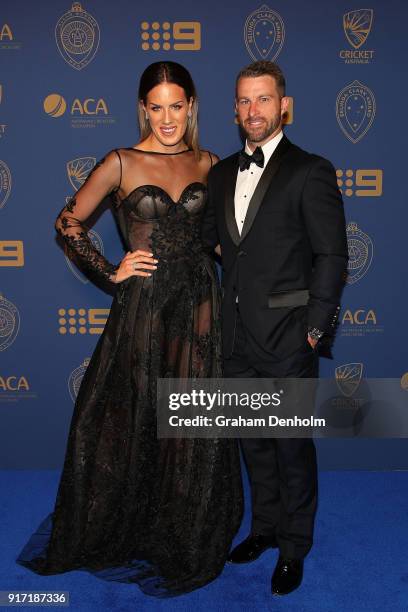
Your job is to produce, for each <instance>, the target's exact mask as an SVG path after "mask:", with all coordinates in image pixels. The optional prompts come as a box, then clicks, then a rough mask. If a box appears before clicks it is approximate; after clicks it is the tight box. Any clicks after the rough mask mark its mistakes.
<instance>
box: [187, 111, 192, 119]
mask: <svg viewBox="0 0 408 612" xmlns="http://www.w3.org/2000/svg"><path fill="white" fill-rule="evenodd" d="M187 117H188V118H190V117H191V110H189V111H188V113H187Z"/></svg>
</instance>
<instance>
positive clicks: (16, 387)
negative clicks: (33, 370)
mask: <svg viewBox="0 0 408 612" xmlns="http://www.w3.org/2000/svg"><path fill="white" fill-rule="evenodd" d="M35 397H37V394H36V393H33V392H32V390H31V386H30V382H29V380H28V378H27V376H23V375H22V374H10V375H8V376H6V375H4V374H3V373H2V374H0V402H12V403H16V402H18V401H19V400H20V399H24V400H26V399H27V398H30V399H32V398H35Z"/></svg>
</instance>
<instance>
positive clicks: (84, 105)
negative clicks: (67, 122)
mask: <svg viewBox="0 0 408 612" xmlns="http://www.w3.org/2000/svg"><path fill="white" fill-rule="evenodd" d="M44 110H45V112H46V113H47V115H49V116H50V117H61V116H62V115H63V114H64V113H65V111H66V110H67V103H66V101H65V98H64V97H63V96H61V95H60V94H56V93H53V94H50V95H49V96H47V97H46V98H45V100H44ZM70 113H71V115H98V114H104V115H108V114H109V111H108V106H107V104H106V102H105V100H104V99H103V98H99V99H98V100H97V99H96V98H85V100H82V102H81V100H80V99H79V98H75V100H74V101H73V102H72V104H71V107H70Z"/></svg>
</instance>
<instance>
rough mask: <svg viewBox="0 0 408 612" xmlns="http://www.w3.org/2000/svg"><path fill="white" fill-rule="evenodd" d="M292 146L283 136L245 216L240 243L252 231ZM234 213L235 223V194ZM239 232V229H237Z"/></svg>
mask: <svg viewBox="0 0 408 612" xmlns="http://www.w3.org/2000/svg"><path fill="white" fill-rule="evenodd" d="M290 146H291V143H290V141H289V140H288V139H287V138H286V136H283V138H282V140H281V141H280V142H279V144H278V146H277V147H276V149H275V151H274V152H273V154H272V156H271V158H270V160H269V162H268V163H267V165H266V167H265V170H264V171H263V173H262V176H261V178H260V179H259V182H258V184H257V186H256V189H255V191H254V194H253V196H252V198H251V201H250V203H249V206H248V210H247V214H246V216H245V221H244V226H243V228H242V232H241V236H240V242H242V240H244V238H245V237H246V236H247V234H248V232H249V230H250V229H251V227H252V224H253V222H254V219H255V217H256V214H257V212H258V210H259V207H260V205H261V204H262V200H263V199H264V197H265V194H266V191H267V189H268V187H269V185H270V184H271V181H272V179H273V177H274V176H275V174H276V172H277V170H278V168H279V165H280V163H281V161H282V158H283V156H284V155H285V153H286V151H287V150H288V148H289V147H290ZM234 188H235V183H234ZM233 212H234V221H235V207H234V194H233ZM235 226H236V224H235ZM237 232H238V229H237ZM234 242H235V241H234ZM236 244H237V243H236Z"/></svg>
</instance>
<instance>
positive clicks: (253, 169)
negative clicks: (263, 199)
mask: <svg viewBox="0 0 408 612" xmlns="http://www.w3.org/2000/svg"><path fill="white" fill-rule="evenodd" d="M282 138H283V132H282V131H280V132H279V134H276V136H274V137H273V138H271V140H268V142H267V143H265V144H264V145H263V147H262V151H263V154H264V158H265V163H264V167H263V168H260V167H259V166H257V165H256V164H254V163H252V164H251V165H250V167H249V168H248V170H243V171H242V172H241V170H239V169H238V175H237V182H236V185H235V220H236V222H237V226H238V231H239V233H240V235H241V232H242V228H243V226H244V221H245V217H246V214H247V210H248V206H249V203H250V201H251V198H252V196H253V194H254V191H255V188H256V186H257V184H258V182H259V179H260V178H261V176H262V172H263V171H264V170H265V166H266V164H267V163H268V161H269V160H270V158H271V156H272V153H273V152H274V151H275V149H276V147H277V146H278V144H279V143H280V141H281V140H282ZM245 151H246V152H247V153H248V155H252V151H251V149H250V148H249V147H248V142H246V143H245Z"/></svg>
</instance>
